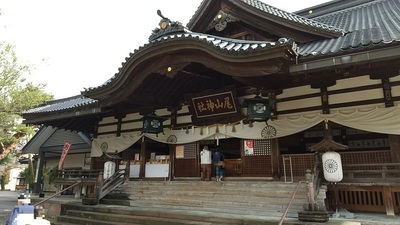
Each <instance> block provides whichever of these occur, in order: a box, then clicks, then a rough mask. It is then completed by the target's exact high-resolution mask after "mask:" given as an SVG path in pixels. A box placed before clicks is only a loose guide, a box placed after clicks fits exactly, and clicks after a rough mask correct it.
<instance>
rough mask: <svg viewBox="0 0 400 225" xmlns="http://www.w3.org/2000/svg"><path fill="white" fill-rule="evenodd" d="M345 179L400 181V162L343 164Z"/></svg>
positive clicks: (356, 181) (353, 180)
mask: <svg viewBox="0 0 400 225" xmlns="http://www.w3.org/2000/svg"><path fill="white" fill-rule="evenodd" d="M343 181H345V182H346V181H347V182H355V183H369V182H370V183H377V182H390V183H400V163H368V164H351V165H343Z"/></svg>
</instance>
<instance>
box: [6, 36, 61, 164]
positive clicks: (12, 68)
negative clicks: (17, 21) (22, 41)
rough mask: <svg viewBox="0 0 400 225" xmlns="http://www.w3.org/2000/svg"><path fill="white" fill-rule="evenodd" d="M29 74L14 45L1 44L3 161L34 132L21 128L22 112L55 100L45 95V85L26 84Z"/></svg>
mask: <svg viewBox="0 0 400 225" xmlns="http://www.w3.org/2000/svg"><path fill="white" fill-rule="evenodd" d="M29 73H30V67H29V66H27V65H21V64H20V63H19V62H18V60H17V56H16V53H15V51H14V48H13V46H12V45H10V44H7V43H4V42H0V146H1V148H2V151H1V152H0V160H1V159H2V158H4V154H9V153H11V152H13V151H14V146H15V143H17V142H18V141H19V139H20V138H22V137H24V136H25V135H27V134H32V133H33V130H32V128H30V127H26V126H25V125H21V121H22V117H21V116H20V114H21V112H23V111H26V110H28V109H30V108H33V107H34V106H35V105H38V104H41V103H43V102H44V101H47V100H51V99H52V98H53V96H52V95H50V94H47V93H46V92H45V90H44V88H45V84H38V85H34V84H32V83H29V82H26V79H25V78H24V75H27V74H29ZM2 154H3V155H2Z"/></svg>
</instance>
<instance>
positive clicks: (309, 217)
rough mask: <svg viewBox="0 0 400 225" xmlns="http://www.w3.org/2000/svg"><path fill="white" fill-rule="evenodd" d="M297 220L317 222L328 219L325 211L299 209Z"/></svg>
mask: <svg viewBox="0 0 400 225" xmlns="http://www.w3.org/2000/svg"><path fill="white" fill-rule="evenodd" d="M298 216H299V220H300V221H303V222H319V223H325V222H328V221H329V214H328V212H327V211H300V212H298Z"/></svg>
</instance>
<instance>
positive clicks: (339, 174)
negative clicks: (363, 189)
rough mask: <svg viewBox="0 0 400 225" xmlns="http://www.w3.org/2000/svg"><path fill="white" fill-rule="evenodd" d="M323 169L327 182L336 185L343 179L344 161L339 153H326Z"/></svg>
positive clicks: (323, 156)
mask: <svg viewBox="0 0 400 225" xmlns="http://www.w3.org/2000/svg"><path fill="white" fill-rule="evenodd" d="M322 167H323V169H324V177H325V179H326V180H327V181H329V182H335V183H336V182H339V181H341V180H342V179H343V168H342V160H341V158H340V154H339V153H337V152H333V151H328V152H325V153H324V154H323V155H322Z"/></svg>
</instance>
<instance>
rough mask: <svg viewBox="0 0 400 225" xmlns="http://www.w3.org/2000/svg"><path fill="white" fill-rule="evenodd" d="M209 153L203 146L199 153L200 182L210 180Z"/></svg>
mask: <svg viewBox="0 0 400 225" xmlns="http://www.w3.org/2000/svg"><path fill="white" fill-rule="evenodd" d="M211 162H212V161H211V151H210V150H208V147H207V146H204V148H203V150H201V152H200V167H201V168H200V169H201V180H203V181H204V180H207V181H210V180H211Z"/></svg>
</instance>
